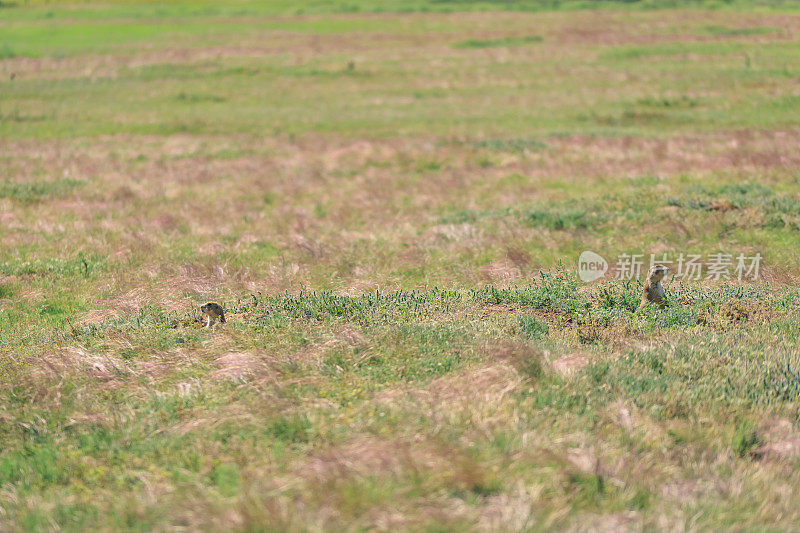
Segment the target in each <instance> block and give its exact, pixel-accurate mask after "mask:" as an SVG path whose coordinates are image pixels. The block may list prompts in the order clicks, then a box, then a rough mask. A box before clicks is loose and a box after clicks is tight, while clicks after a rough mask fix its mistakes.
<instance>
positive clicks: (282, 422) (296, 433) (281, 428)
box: [267, 415, 311, 443]
mask: <svg viewBox="0 0 800 533" xmlns="http://www.w3.org/2000/svg"><path fill="white" fill-rule="evenodd" d="M310 430H311V421H310V420H309V419H308V417H306V416H305V415H290V416H285V417H281V418H278V419H277V420H275V421H273V422H272V423H271V424H269V426H268V427H267V433H268V434H269V435H270V436H272V437H273V438H275V439H276V440H278V441H281V442H287V443H302V442H308V441H309V438H310Z"/></svg>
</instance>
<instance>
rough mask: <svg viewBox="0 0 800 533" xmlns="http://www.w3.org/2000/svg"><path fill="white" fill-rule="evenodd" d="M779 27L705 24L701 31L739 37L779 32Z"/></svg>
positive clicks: (708, 33)
mask: <svg viewBox="0 0 800 533" xmlns="http://www.w3.org/2000/svg"><path fill="white" fill-rule="evenodd" d="M780 31H781V30H780V28H775V27H769V26H751V27H749V28H729V27H726V26H706V27H704V28H703V29H702V30H701V33H704V34H706V35H719V36H721V37H740V36H742V35H766V34H768V33H777V32H780Z"/></svg>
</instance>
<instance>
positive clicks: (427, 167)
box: [414, 159, 442, 172]
mask: <svg viewBox="0 0 800 533" xmlns="http://www.w3.org/2000/svg"><path fill="white" fill-rule="evenodd" d="M414 168H415V169H416V171H417V172H428V171H436V170H439V169H440V168H442V162H441V161H438V160H436V159H420V160H418V161H417V162H416V164H415V165H414Z"/></svg>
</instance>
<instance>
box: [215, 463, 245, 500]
mask: <svg viewBox="0 0 800 533" xmlns="http://www.w3.org/2000/svg"><path fill="white" fill-rule="evenodd" d="M208 477H209V479H210V480H211V482H212V483H214V485H215V486H216V487H217V490H219V492H220V494H222V495H223V496H228V497H230V496H234V495H236V493H237V492H239V485H240V483H241V478H240V477H239V470H238V469H237V468H236V465H232V464H226V463H217V464H215V465H214V466H213V467H212V469H211V472H210V473H209V475H208Z"/></svg>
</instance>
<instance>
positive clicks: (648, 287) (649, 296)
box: [637, 265, 669, 311]
mask: <svg viewBox="0 0 800 533" xmlns="http://www.w3.org/2000/svg"><path fill="white" fill-rule="evenodd" d="M667 272H669V268H667V267H665V266H664V265H653V266H652V267H650V271H649V272H648V273H647V280H645V282H644V289H643V290H642V303H640V304H639V308H638V309H637V311H638V310H639V309H644V307H645V306H646V305H647V304H648V303H650V302H653V303H654V304H657V305H658V307H659V308H661V309H664V308H665V307H666V306H667V295H666V293H665V292H664V286H663V285H661V280H662V279H664V276H666V275H667Z"/></svg>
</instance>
